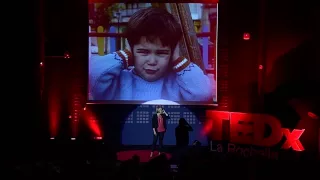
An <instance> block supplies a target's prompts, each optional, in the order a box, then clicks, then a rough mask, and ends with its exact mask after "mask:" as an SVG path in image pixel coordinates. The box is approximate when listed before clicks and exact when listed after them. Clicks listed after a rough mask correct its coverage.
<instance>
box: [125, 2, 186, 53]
mask: <svg viewBox="0 0 320 180" xmlns="http://www.w3.org/2000/svg"><path fill="white" fill-rule="evenodd" d="M125 33H126V38H127V40H128V43H129V45H130V47H131V48H133V46H134V45H135V44H138V43H139V42H140V39H141V37H143V36H145V37H146V39H147V41H149V42H154V41H155V40H156V39H157V38H159V39H160V41H161V43H162V45H163V46H169V47H170V48H171V49H172V50H173V49H174V48H175V46H176V45H177V43H178V42H179V40H180V39H181V37H182V30H181V27H180V24H179V23H178V22H177V21H176V19H175V18H174V16H173V15H172V14H170V13H169V12H168V11H167V10H165V9H162V8H154V7H150V8H146V9H142V10H139V11H137V12H136V13H134V14H133V15H132V16H131V17H130V19H129V22H128V26H127V29H126V32H125Z"/></svg>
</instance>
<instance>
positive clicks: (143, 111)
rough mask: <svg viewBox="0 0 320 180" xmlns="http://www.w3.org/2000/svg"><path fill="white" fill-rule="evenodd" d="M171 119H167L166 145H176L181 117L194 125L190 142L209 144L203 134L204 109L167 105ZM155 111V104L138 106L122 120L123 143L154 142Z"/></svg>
mask: <svg viewBox="0 0 320 180" xmlns="http://www.w3.org/2000/svg"><path fill="white" fill-rule="evenodd" d="M165 110H166V112H167V113H168V114H169V116H170V119H169V120H168V121H167V132H166V134H165V137H164V144H165V145H175V143H176V139H175V128H176V127H177V126H178V123H179V119H180V118H182V117H183V118H185V119H186V120H187V122H188V123H189V124H190V125H191V126H192V128H193V131H191V132H190V133H189V144H190V145H191V144H192V142H193V141H195V140H198V141H200V142H201V144H202V145H204V146H206V145H208V142H207V138H206V136H205V135H204V134H203V132H202V129H203V124H202V122H201V121H202V120H201V119H202V118H201V117H202V114H203V115H204V111H198V112H199V113H197V114H196V113H194V112H191V111H190V110H189V108H187V107H184V106H177V105H175V106H165ZM154 113H155V106H154V105H141V106H138V107H137V108H136V109H135V110H134V111H132V113H131V114H129V115H128V117H127V118H125V120H124V121H122V122H121V123H122V144H123V145H150V144H151V143H152V138H153V136H152V133H153V132H152V124H151V118H152V115H153V114H154Z"/></svg>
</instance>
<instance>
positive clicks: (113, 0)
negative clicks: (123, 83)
mask: <svg viewBox="0 0 320 180" xmlns="http://www.w3.org/2000/svg"><path fill="white" fill-rule="evenodd" d="M95 2H96V3H108V4H113V3H201V4H213V3H216V4H217V12H216V14H217V20H216V46H215V51H216V56H215V57H216V61H215V74H214V75H215V86H216V88H215V100H213V101H212V102H211V103H209V102H208V103H205V102H204V101H173V102H175V103H177V104H178V105H182V106H183V105H186V106H208V107H217V106H218V105H219V101H218V97H219V93H218V88H219V87H218V79H219V78H218V61H219V58H218V50H219V0H212V1H207V0H176V1H174V0H166V1H163V2H159V0H118V1H116V0H88V1H87V4H86V5H87V9H88V7H89V3H95ZM88 15H89V12H87V16H88ZM86 24H87V27H89V18H87V23H86ZM89 37H90V36H89V34H88V36H87V43H86V44H87V49H89ZM89 63H90V61H89V54H88V56H87V82H86V85H87V88H86V89H87V91H86V103H85V104H105V105H112V104H115V105H120V104H126V105H154V104H145V102H147V101H134V100H90V99H89V92H90V91H89V67H90V66H89ZM169 101H170V100H169ZM160 105H172V104H160Z"/></svg>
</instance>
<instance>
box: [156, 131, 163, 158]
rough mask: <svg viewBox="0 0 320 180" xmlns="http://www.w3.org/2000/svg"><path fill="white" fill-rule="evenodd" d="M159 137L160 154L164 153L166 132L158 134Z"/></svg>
mask: <svg viewBox="0 0 320 180" xmlns="http://www.w3.org/2000/svg"><path fill="white" fill-rule="evenodd" d="M157 135H158V136H159V146H160V147H159V154H160V152H163V138H164V132H160V133H158V134H157Z"/></svg>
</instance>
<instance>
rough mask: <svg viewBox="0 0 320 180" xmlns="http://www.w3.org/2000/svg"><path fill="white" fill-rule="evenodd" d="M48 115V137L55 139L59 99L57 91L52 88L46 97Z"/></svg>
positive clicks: (57, 125)
mask: <svg viewBox="0 0 320 180" xmlns="http://www.w3.org/2000/svg"><path fill="white" fill-rule="evenodd" d="M48 96H49V97H48V98H49V99H48V113H49V129H50V136H51V137H56V136H57V134H58V127H59V121H60V113H61V107H60V98H59V95H58V91H57V89H54V88H52V89H51V91H50V93H49V95H48Z"/></svg>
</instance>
